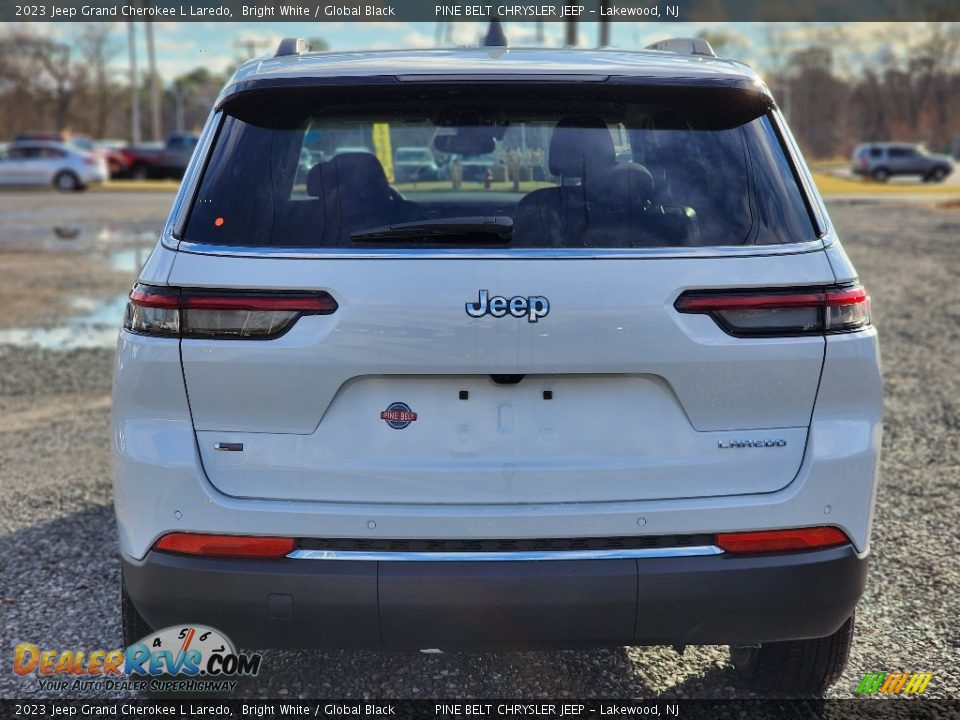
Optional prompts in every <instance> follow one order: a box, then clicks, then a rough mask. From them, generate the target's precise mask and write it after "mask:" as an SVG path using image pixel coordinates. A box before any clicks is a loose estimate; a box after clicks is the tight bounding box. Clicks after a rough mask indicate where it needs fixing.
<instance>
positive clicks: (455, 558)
mask: <svg viewBox="0 0 960 720" xmlns="http://www.w3.org/2000/svg"><path fill="white" fill-rule="evenodd" d="M722 553H723V550H721V549H720V548H718V547H716V546H715V545H695V546H692V547H673V548H632V549H622V550H517V551H510V552H444V551H438V552H404V551H396V552H393V551H389V550H305V549H298V550H294V551H293V552H291V553H290V554H289V555H287V557H288V558H292V559H294V560H367V561H376V562H394V561H396V562H515V561H524V562H529V561H539V560H624V559H634V558H672V557H698V556H703V555H721V554H722Z"/></svg>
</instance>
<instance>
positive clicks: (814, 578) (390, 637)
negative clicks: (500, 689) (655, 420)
mask: <svg viewBox="0 0 960 720" xmlns="http://www.w3.org/2000/svg"><path fill="white" fill-rule="evenodd" d="M122 562H123V572H124V579H125V582H126V585H127V590H128V592H129V594H130V597H131V599H132V600H133V602H134V604H135V605H136V606H137V608H138V609H139V610H140V613H141V614H142V615H143V616H144V618H145V619H146V620H147V622H148V623H149V624H150V625H151V626H153V627H155V628H163V627H166V626H169V625H175V624H180V623H200V624H206V625H211V626H213V627H216V628H218V629H219V630H221V631H223V632H225V633H226V634H227V635H228V636H229V637H231V638H232V639H233V640H234V642H235V643H237V644H238V645H240V646H242V647H257V648H385V649H416V648H440V649H449V650H455V649H510V648H515V649H522V648H529V649H533V648H574V647H591V646H593V647H596V646H612V645H631V644H637V645H643V644H676V643H683V644H734V645H748V644H755V643H760V642H769V641H776V640H788V639H798V638H808V637H820V636H825V635H829V634H831V633H832V632H834V631H835V630H836V629H837V628H839V627H840V625H841V624H842V623H843V622H844V620H845V619H846V618H847V617H849V616H850V614H851V613H852V612H853V610H854V607H855V605H856V603H857V600H858V598H859V597H860V594H861V593H862V591H863V588H864V584H865V581H866V573H867V560H866V559H865V558H862V557H858V556H857V554H856V553H855V551H854V549H853V548H852V547H851V546H844V547H837V548H830V549H827V550H817V551H810V552H800V553H790V554H782V555H756V556H733V555H725V554H724V555H713V556H705V557H670V558H653V559H646V558H645V559H613V560H543V561H516V562H485V561H478V562H462V561H456V562H403V561H382V562H377V561H354V560H296V559H290V558H284V559H280V560H245V559H243V560H241V559H220V558H199V557H190V556H181V555H172V554H167V553H159V552H153V551H151V552H149V553H148V554H147V555H146V557H145V558H144V559H143V560H134V559H131V558H129V557H126V556H122Z"/></svg>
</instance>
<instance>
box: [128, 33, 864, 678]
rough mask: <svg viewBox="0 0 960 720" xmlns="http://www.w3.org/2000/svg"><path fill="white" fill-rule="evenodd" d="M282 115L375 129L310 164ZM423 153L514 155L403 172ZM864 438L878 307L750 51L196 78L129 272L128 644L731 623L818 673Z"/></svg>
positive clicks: (838, 597)
mask: <svg viewBox="0 0 960 720" xmlns="http://www.w3.org/2000/svg"><path fill="white" fill-rule="evenodd" d="M307 133H309V134H310V137H311V138H313V139H314V140H317V139H318V138H319V140H317V141H318V142H321V143H322V144H324V145H325V146H326V145H329V146H330V148H331V149H332V148H336V147H343V146H364V147H369V148H373V149H374V150H373V151H372V152H357V153H340V154H335V155H333V156H332V157H330V159H327V160H324V161H322V162H318V163H317V164H316V165H314V166H313V167H312V168H310V170H309V172H307V173H306V174H304V173H303V172H302V170H301V172H300V173H299V174H298V163H299V159H300V157H301V155H302V153H301V151H302V144H303V140H304V137H305V135H306V134H307ZM428 144H431V145H432V147H433V148H434V149H435V151H436V152H437V153H438V155H440V156H442V157H445V155H444V154H447V155H449V156H451V157H460V156H476V155H491V154H492V155H494V156H496V155H498V154H502V155H503V156H504V164H505V165H506V166H507V167H511V168H512V170H511V171H510V174H507V173H506V171H505V173H504V174H503V176H502V177H497V178H493V179H491V178H489V177H487V178H485V179H484V180H483V181H480V182H468V181H463V182H461V183H458V184H456V185H454V184H453V183H452V182H451V181H449V180H446V181H440V180H438V181H436V182H434V183H424V182H421V183H418V184H417V185H416V186H414V185H413V184H412V183H411V184H404V183H402V182H395V181H393V179H392V177H390V175H389V171H388V170H387V169H385V167H389V158H390V157H391V152H390V147H391V146H401V147H402V146H423V145H428ZM511 153H513V154H512V155H511ZM442 157H441V159H442ZM533 166H537V167H539V170H538V171H537V172H533V171H526V172H525V171H524V168H531V167H533ZM533 178H540V179H533ZM880 423H881V379H880V370H879V355H878V347H877V335H876V332H875V330H874V329H873V328H872V327H871V325H870V315H869V299H868V297H867V295H866V293H865V291H864V290H863V288H862V287H861V285H860V284H859V282H858V279H857V274H856V271H855V270H854V268H853V266H852V265H851V263H850V261H849V260H848V259H847V257H846V255H845V254H844V252H843V250H842V248H841V246H840V244H839V242H838V240H837V237H836V234H835V232H834V229H833V227H832V225H831V224H830V220H829V218H828V216H827V213H826V211H825V209H824V206H823V204H822V202H821V200H820V198H819V196H818V194H817V192H816V190H815V188H814V185H813V183H812V181H811V178H810V175H809V173H808V171H807V168H806V166H805V164H804V163H803V160H802V158H801V157H800V154H799V152H798V149H797V147H796V144H795V143H794V141H793V139H792V138H791V136H790V133H789V131H788V130H787V128H786V127H785V125H784V122H783V119H782V117H781V115H780V113H779V111H778V110H777V108H776V106H775V104H774V102H773V100H772V99H771V96H770V94H769V92H768V90H767V88H766V87H765V86H764V85H763V83H762V82H760V81H759V79H758V78H757V76H756V75H755V74H754V73H753V72H752V71H750V70H749V69H748V68H746V67H745V66H743V65H741V64H739V63H736V62H732V61H728V60H721V59H718V58H715V57H712V56H690V55H683V54H678V53H671V52H641V53H625V52H613V51H567V50H564V51H544V50H511V51H504V50H503V49H499V50H497V51H495V52H491V51H487V50H485V49H475V50H457V51H442V50H434V51H410V52H381V53H370V54H350V55H342V56H338V55H336V54H318V55H310V54H303V55H301V54H299V53H294V54H283V53H281V54H279V55H278V56H276V57H274V58H270V59H264V60H260V61H254V62H251V63H248V64H246V65H245V66H243V67H241V68H240V69H239V70H238V71H237V73H236V75H235V76H234V78H233V79H232V80H231V81H230V82H229V83H228V84H227V86H226V87H225V89H224V90H223V92H222V93H221V95H220V97H219V99H218V100H217V103H216V106H215V108H214V110H213V112H212V114H211V116H210V119H209V121H208V123H207V126H206V129H205V130H204V131H203V135H202V137H201V140H200V143H199V145H198V149H197V151H196V153H195V155H194V157H193V159H192V161H191V163H190V166H189V168H188V171H187V173H186V176H185V178H184V181H183V184H182V187H181V189H180V192H179V194H178V196H177V198H176V201H175V203H174V206H173V209H172V212H171V214H170V218H169V221H168V223H167V225H166V227H165V229H164V231H163V234H162V237H161V239H160V241H159V243H158V244H157V246H156V249H155V250H154V252H153V254H152V255H151V257H150V259H149V260H148V262H147V263H146V265H145V267H144V268H143V270H142V272H141V274H140V278H139V281H138V283H137V284H136V286H135V287H134V289H133V291H132V292H131V296H130V304H129V307H128V310H127V316H126V320H125V325H124V329H123V331H122V332H121V335H120V339H119V347H118V359H117V365H116V377H115V385H114V405H113V455H114V463H115V494H116V512H117V519H118V525H119V536H120V547H121V552H122V564H123V578H124V580H123V595H122V599H123V604H124V617H125V633H126V642H128V643H129V642H134V641H135V640H137V639H139V637H140V636H141V635H143V634H145V633H146V632H147V630H148V629H149V628H160V627H164V626H167V625H171V624H174V623H182V622H195V623H206V624H209V625H212V626H214V627H216V628H219V629H221V630H222V631H224V632H226V633H227V634H228V635H230V636H231V637H233V638H234V640H235V641H236V642H238V643H239V644H241V645H245V646H250V647H367V648H371V647H372V648H388V649H389V648H440V649H449V650H455V649H459V648H472V649H482V648H542V647H588V646H602V645H629V644H659V643H664V644H675V645H679V644H696V643H723V644H729V645H730V646H731V647H732V652H733V656H734V660H735V661H736V663H737V664H738V665H739V667H740V669H741V670H742V671H743V672H744V674H746V675H748V676H752V677H753V679H754V680H756V681H758V682H760V683H765V684H766V685H767V686H768V687H771V688H772V689H774V690H777V691H782V692H792V693H808V692H817V691H819V690H821V689H823V688H824V687H825V686H826V684H827V683H829V682H830V681H831V680H832V679H834V678H835V677H836V676H837V674H838V673H839V672H840V670H841V669H842V667H843V663H844V662H845V660H846V656H847V653H848V651H849V645H850V640H851V637H852V631H853V613H854V608H855V605H856V602H857V599H858V598H859V596H860V594H861V592H862V590H863V587H864V582H865V577H866V557H867V554H868V547H869V532H870V524H871V516H872V506H873V496H874V491H875V482H876V471H877V462H878V455H879V447H880V427H881V426H880Z"/></svg>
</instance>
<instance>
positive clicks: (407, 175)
mask: <svg viewBox="0 0 960 720" xmlns="http://www.w3.org/2000/svg"><path fill="white" fill-rule="evenodd" d="M393 174H394V177H396V181H397V182H416V181H418V180H439V179H440V166H439V165H437V161H436V158H434V156H433V152H431V150H430V148H428V147H399V148H397V149H396V151H395V152H394V153H393Z"/></svg>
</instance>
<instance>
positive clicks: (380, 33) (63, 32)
mask: <svg viewBox="0 0 960 720" xmlns="http://www.w3.org/2000/svg"><path fill="white" fill-rule="evenodd" d="M8 25H9V26H10V29H14V28H16V27H17V26H21V27H29V29H30V30H31V31H32V32H35V33H38V34H43V35H47V36H51V37H54V38H57V39H59V40H62V41H66V42H70V40H71V38H72V37H75V36H76V35H77V34H78V33H79V32H80V31H81V30H82V24H80V23H8ZM107 25H109V26H110V27H111V36H112V41H113V50H114V54H113V56H112V60H111V65H112V66H113V68H114V69H115V71H116V72H117V73H118V74H119V73H122V72H125V71H126V67H127V27H126V26H127V23H107ZM905 25H907V24H904V23H900V24H897V23H848V24H845V25H843V26H842V27H843V29H844V32H846V33H847V34H848V36H855V37H858V38H860V39H862V40H864V41H866V42H867V50H868V51H869V53H871V54H875V53H889V52H891V51H894V50H895V47H896V45H897V43H898V42H899V41H898V38H903V37H905V35H907V36H908V35H909V28H906V27H905ZM437 26H438V23H433V22H430V23H405V22H362V23H357V22H299V23H298V22H292V23H276V22H270V23H257V22H250V23H245V22H230V23H218V22H156V23H154V36H155V42H156V50H157V58H158V65H159V70H160V74H161V76H162V77H163V78H164V80H165V81H166V82H169V81H170V80H172V79H173V78H174V77H177V76H178V75H182V74H184V73H187V72H189V71H190V70H193V69H194V68H196V67H199V66H203V67H207V68H209V69H210V70H212V71H216V72H220V71H223V70H224V69H225V68H227V67H228V66H231V65H236V63H237V62H238V61H241V60H245V59H247V58H249V57H250V55H249V46H248V43H250V42H253V43H254V49H255V54H256V55H268V54H272V53H273V51H274V50H275V48H276V46H277V44H278V43H279V42H280V40H281V39H282V38H284V37H320V38H323V39H324V40H326V41H327V43H328V44H329V45H330V48H331V49H332V50H383V49H400V48H421V47H435V46H436V44H437V43H436V41H435V37H436V33H437V29H438V28H437ZM776 26H777V27H776V30H777V33H778V35H779V37H780V38H781V42H783V43H785V45H786V49H787V51H788V52H789V51H790V50H792V49H796V48H797V47H800V46H802V45H803V44H804V41H805V40H806V39H807V38H809V37H810V36H811V34H814V33H817V32H821V31H822V30H823V28H824V27H826V26H824V25H822V24H820V25H816V24H810V23H806V24H801V23H777V24H776ZM769 27H770V26H769V25H768V24H764V23H667V22H649V23H644V22H638V23H631V22H614V23H611V24H610V30H611V44H612V45H613V46H615V47H620V48H624V49H640V48H643V47H644V46H645V45H648V44H650V43H652V42H655V41H657V40H662V39H664V38H668V37H689V36H691V35H695V34H696V33H697V32H698V31H699V30H701V29H710V30H713V31H723V32H725V33H726V34H728V35H730V36H732V37H733V38H735V40H736V44H735V45H734V46H733V47H732V48H731V49H730V50H728V55H730V56H731V57H735V58H736V59H738V60H742V61H744V62H746V63H748V64H750V65H753V66H754V67H757V68H758V69H760V70H761V71H762V70H763V66H764V65H765V64H766V63H765V61H766V60H767V57H766V48H767V47H768V43H767V40H766V36H767V33H768V30H769ZM832 27H836V26H832ZM504 28H505V31H506V34H507V37H508V39H509V42H510V44H511V45H512V46H515V47H521V46H532V45H536V44H537V42H536V33H537V29H536V24H535V23H532V22H507V23H504ZM485 30H486V24H485V23H470V22H461V23H452V24H451V27H450V28H449V31H450V34H451V36H452V42H444V43H442V44H443V45H447V46H449V45H450V44H452V45H456V46H462V45H475V44H477V42H478V40H479V39H480V38H481V37H482V35H483V33H484V32H485ZM0 32H2V30H0ZM544 34H545V37H544V43H543V44H544V45H546V46H548V47H560V46H561V45H562V44H563V40H564V23H562V22H552V23H550V22H548V23H544ZM579 36H580V45H581V46H582V47H592V46H594V45H596V42H597V37H598V29H597V25H596V23H580V24H579ZM137 46H138V55H139V58H140V67H141V68H145V67H146V44H145V40H144V32H143V23H137ZM891 48H893V50H891Z"/></svg>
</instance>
